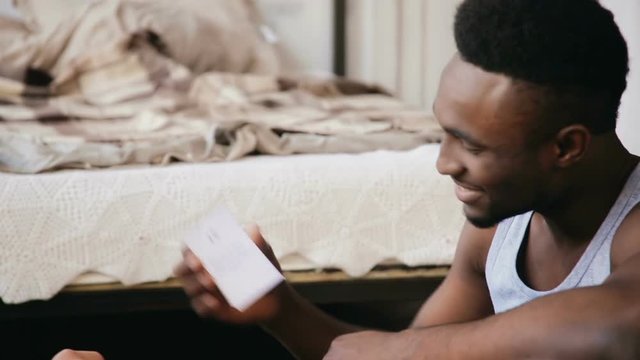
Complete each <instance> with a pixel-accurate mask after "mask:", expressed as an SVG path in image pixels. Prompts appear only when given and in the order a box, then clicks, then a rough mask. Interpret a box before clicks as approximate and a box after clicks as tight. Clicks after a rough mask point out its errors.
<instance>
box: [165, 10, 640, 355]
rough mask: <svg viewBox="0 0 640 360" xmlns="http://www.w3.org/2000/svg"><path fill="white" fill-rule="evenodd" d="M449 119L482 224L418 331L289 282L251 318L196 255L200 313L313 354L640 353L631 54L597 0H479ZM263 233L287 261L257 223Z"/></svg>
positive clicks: (446, 170)
mask: <svg viewBox="0 0 640 360" xmlns="http://www.w3.org/2000/svg"><path fill="white" fill-rule="evenodd" d="M455 36H456V43H457V46H458V51H459V52H458V54H456V56H454V58H453V59H452V60H451V61H450V63H449V64H448V66H447V67H446V69H445V70H444V72H443V74H442V78H441V82H440V88H439V91H438V96H437V99H436V101H435V103H434V113H435V115H436V117H437V118H438V121H439V122H440V124H441V125H442V127H443V128H444V129H445V131H446V136H445V139H444V141H443V142H442V145H441V151H440V157H439V159H438V162H437V168H438V171H440V172H441V173H442V174H444V175H448V176H450V177H451V178H452V179H453V181H454V182H455V187H456V190H455V193H456V196H457V197H458V199H459V200H460V201H461V202H462V203H463V204H464V213H465V215H466V217H467V219H468V222H467V224H466V225H465V226H464V228H463V229H462V233H461V236H460V241H459V245H458V249H457V252H456V256H455V259H454V263H453V266H452V268H451V271H450V272H449V274H448V276H447V278H446V279H445V281H444V282H443V283H442V285H441V286H440V287H439V289H438V290H437V291H436V292H435V293H434V294H433V295H432V296H431V297H430V298H429V299H428V300H427V301H426V302H425V304H424V305H423V307H422V308H421V310H420V311H419V313H418V314H417V316H416V318H415V320H414V322H413V324H412V326H411V328H409V329H407V330H405V331H401V332H397V333H387V332H378V331H362V329H358V328H356V327H353V326H351V325H348V324H345V323H342V322H340V321H338V320H336V319H333V318H331V317H329V316H327V315H326V314H324V313H322V312H320V311H319V310H318V309H317V308H315V307H314V306H313V305H311V304H310V303H308V302H307V301H305V300H303V299H302V298H301V297H300V296H298V295H297V294H295V292H294V291H293V290H292V289H291V288H290V287H289V286H288V285H286V284H284V285H282V286H280V287H279V288H277V289H276V290H275V291H273V292H272V293H270V294H268V295H267V296H266V297H265V298H263V299H262V300H261V301H260V302H259V303H258V304H257V305H256V306H254V307H253V308H251V309H249V310H248V311H246V312H244V313H239V312H237V311H235V310H233V309H232V308H230V307H229V305H228V304H227V303H226V302H225V301H224V298H223V297H222V296H221V295H220V293H219V291H218V290H217V288H216V285H215V282H214V281H213V279H211V277H210V276H208V275H207V273H206V272H204V270H203V268H202V264H201V263H200V262H199V261H198V260H197V259H196V258H195V256H194V255H193V254H192V253H190V252H186V253H185V259H184V262H183V263H182V264H181V265H180V266H179V267H178V269H177V270H176V272H177V274H178V275H180V276H181V277H182V280H183V282H184V287H185V291H186V292H187V294H188V295H189V296H191V298H192V304H193V307H194V309H195V310H196V311H197V312H198V313H199V314H201V315H203V316H213V317H216V318H218V319H221V320H224V321H229V322H236V323H238V322H244V323H246V322H258V323H260V324H262V325H263V326H264V327H265V329H267V330H268V331H270V332H271V333H272V334H273V335H274V336H276V337H277V338H278V339H279V340H280V341H281V342H282V343H283V344H284V345H285V346H287V347H288V348H289V349H290V350H291V351H292V353H294V354H295V355H296V356H298V357H300V358H305V359H307V358H309V359H314V358H322V357H323V356H324V357H325V358H327V359H347V358H348V359H399V358H411V359H520V358H528V359H529V358H535V359H592V358H593V359H638V358H640V205H638V204H639V203H640V166H639V165H638V162H639V158H638V157H636V156H634V155H632V154H630V153H629V152H628V151H627V150H626V149H625V148H624V147H623V145H622V144H621V142H620V141H619V139H618V137H617V135H616V133H615V126H616V117H617V109H618V105H619V102H620V97H621V95H622V93H623V91H624V89H625V87H626V75H627V72H628V65H627V63H628V59H627V58H628V56H627V48H626V44H625V41H624V39H623V38H622V36H621V34H620V32H619V30H618V28H617V26H616V24H615V22H614V20H613V16H612V15H611V13H610V12H609V11H607V10H605V9H604V8H602V7H601V6H600V4H599V3H598V2H597V1H596V0H561V1H559V0H466V1H464V2H463V3H462V4H461V6H460V7H459V9H458V12H457V14H456V19H455ZM251 234H252V237H253V239H254V240H255V241H256V243H257V244H258V245H259V246H260V247H261V248H262V249H263V251H264V252H265V253H266V254H267V255H268V256H269V257H270V259H271V260H272V261H273V262H274V263H276V264H277V262H276V261H275V258H274V256H273V253H272V252H271V251H270V250H269V249H268V246H267V245H266V243H265V241H264V239H263V238H262V237H261V236H260V234H259V232H258V231H257V229H253V230H252V231H251Z"/></svg>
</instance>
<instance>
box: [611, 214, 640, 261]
mask: <svg viewBox="0 0 640 360" xmlns="http://www.w3.org/2000/svg"><path fill="white" fill-rule="evenodd" d="M637 254H640V203H638V204H637V205H636V206H635V207H634V208H633V209H631V211H629V213H628V214H627V216H625V218H624V220H622V223H620V226H619V227H618V229H617V230H616V234H615V236H614V238H613V243H612V245H611V264H612V267H613V268H614V269H615V268H616V266H617V265H618V264H621V263H622V262H624V261H625V260H626V259H628V258H630V257H632V256H634V255H637Z"/></svg>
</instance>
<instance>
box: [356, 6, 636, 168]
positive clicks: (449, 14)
mask: <svg viewBox="0 0 640 360" xmlns="http://www.w3.org/2000/svg"><path fill="white" fill-rule="evenodd" d="M601 2H602V4H603V5H604V6H606V7H608V8H609V9H611V11H612V12H613V13H614V15H615V19H616V22H617V23H618V26H619V27H620V29H621V31H622V33H623V35H624V36H625V38H626V40H627V45H628V47H629V56H630V68H631V70H630V74H629V77H628V79H627V80H628V87H627V91H626V92H625V94H624V95H623V98H622V104H621V107H620V117H619V119H618V128H617V132H618V134H619V136H620V138H621V139H622V141H623V143H624V144H625V146H627V148H628V149H629V150H630V151H631V152H633V153H635V154H639V155H640V0H601ZM459 3H460V0H453V1H451V0H446V1H445V0H347V6H348V9H347V12H348V14H349V18H348V25H347V29H348V39H347V44H348V49H347V75H349V76H351V77H354V78H357V79H360V80H364V81H370V82H375V83H378V84H381V85H383V86H385V87H386V88H387V89H389V90H391V91H393V92H395V93H396V94H397V95H398V96H400V97H401V98H403V99H404V100H405V101H407V102H409V103H411V104H413V105H416V106H420V107H422V108H425V109H427V110H430V108H431V105H432V103H433V100H434V97H435V93H436V91H437V86H438V82H439V80H440V72H441V71H442V69H443V67H444V65H445V64H446V62H447V61H448V60H449V58H450V57H451V55H452V54H453V53H454V51H455V42H454V39H453V32H452V31H453V29H452V27H453V16H454V14H455V9H456V7H457V4H459Z"/></svg>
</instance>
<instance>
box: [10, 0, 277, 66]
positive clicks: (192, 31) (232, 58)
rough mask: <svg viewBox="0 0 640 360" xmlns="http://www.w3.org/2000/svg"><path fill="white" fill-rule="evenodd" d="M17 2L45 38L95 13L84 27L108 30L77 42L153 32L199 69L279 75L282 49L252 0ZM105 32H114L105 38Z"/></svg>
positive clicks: (93, 43)
mask: <svg viewBox="0 0 640 360" xmlns="http://www.w3.org/2000/svg"><path fill="white" fill-rule="evenodd" d="M15 3H16V6H17V7H18V9H19V10H20V11H21V13H22V14H23V16H24V19H25V24H26V26H27V27H28V28H29V29H30V30H31V32H32V34H33V36H37V37H38V38H40V39H49V38H66V37H67V35H64V34H62V33H61V32H69V31H74V30H73V29H71V27H72V26H70V23H73V21H74V19H75V20H76V21H77V20H78V19H87V18H88V17H91V18H92V19H93V20H92V24H93V25H91V26H90V27H85V28H91V27H93V28H94V29H104V31H102V34H100V33H99V32H101V31H92V32H91V33H87V34H82V35H80V37H81V38H82V39H83V40H81V41H79V42H78V41H76V42H75V45H76V46H81V47H84V48H85V49H86V50H89V51H90V49H91V48H101V47H102V45H101V44H102V43H104V42H105V40H107V39H109V38H111V39H114V36H115V37H118V36H123V35H126V34H134V33H139V32H144V31H152V32H153V33H155V34H156V35H158V38H159V41H160V42H161V43H162V44H164V47H165V49H166V52H167V54H168V55H169V56H170V57H172V58H173V59H174V60H176V61H177V62H178V63H181V64H183V65H185V66H186V67H188V68H190V69H191V70H192V71H194V72H196V73H201V72H206V71H228V72H251V73H261V74H276V73H278V72H279V70H280V60H279V55H278V51H277V49H276V48H275V47H274V46H273V45H272V44H270V43H268V42H267V41H266V40H265V39H264V38H263V37H262V35H261V33H260V31H259V27H260V25H261V24H260V20H259V19H260V15H259V14H258V11H257V8H256V6H255V4H254V3H253V1H251V0H179V1H176V0H94V1H90V0H15ZM92 3H94V4H95V3H99V4H100V6H96V5H92ZM105 3H111V4H109V5H107V4H105ZM105 5H107V6H105ZM105 10H106V11H105ZM96 12H97V13H96ZM100 18H102V19H103V20H100ZM100 24H104V26H102V27H101V26H100ZM116 24H117V25H116ZM85 25H86V24H85ZM115 26H117V27H120V29H116V28H115ZM58 33H60V34H58ZM106 33H113V35H114V36H111V37H109V36H107V37H106V38H105V34H106ZM56 35H60V36H56ZM73 36H74V38H76V39H78V37H79V36H78V34H74V35H73ZM46 42H47V41H44V43H46ZM83 44H85V45H83ZM68 50H69V49H67V50H62V52H61V53H63V52H65V51H67V52H68ZM73 53H78V51H77V50H75V51H73ZM50 61H56V60H53V59H51V60H50ZM45 68H49V67H47V66H45Z"/></svg>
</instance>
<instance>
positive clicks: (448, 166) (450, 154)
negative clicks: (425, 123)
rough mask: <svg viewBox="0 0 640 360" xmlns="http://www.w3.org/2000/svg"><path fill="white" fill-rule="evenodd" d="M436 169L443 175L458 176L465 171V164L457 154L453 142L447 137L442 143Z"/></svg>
mask: <svg viewBox="0 0 640 360" xmlns="http://www.w3.org/2000/svg"><path fill="white" fill-rule="evenodd" d="M436 169H437V170H438V172H439V173H440V174H442V175H447V176H453V177H455V176H458V175H460V174H462V173H463V172H464V166H463V165H462V163H461V162H460V161H459V160H458V158H457V157H456V156H455V150H454V149H453V148H452V147H451V142H450V140H449V139H447V138H446V137H445V139H443V140H442V143H441V144H440V153H439V154H438V160H437V161H436Z"/></svg>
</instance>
